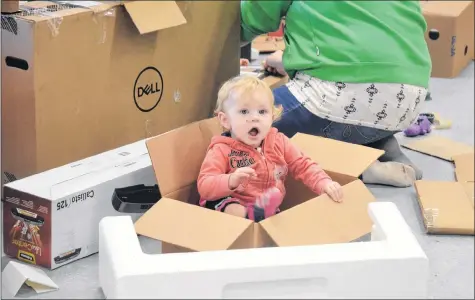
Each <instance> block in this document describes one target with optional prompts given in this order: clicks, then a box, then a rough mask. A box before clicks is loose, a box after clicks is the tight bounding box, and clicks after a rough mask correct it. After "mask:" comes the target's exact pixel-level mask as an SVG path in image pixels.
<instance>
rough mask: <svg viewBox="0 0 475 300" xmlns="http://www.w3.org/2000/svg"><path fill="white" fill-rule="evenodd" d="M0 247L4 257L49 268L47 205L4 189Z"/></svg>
mask: <svg viewBox="0 0 475 300" xmlns="http://www.w3.org/2000/svg"><path fill="white" fill-rule="evenodd" d="M3 245H4V252H5V254H6V255H8V256H11V257H16V258H17V259H18V260H21V261H24V262H27V263H31V264H38V265H41V266H44V267H47V268H49V267H50V265H51V255H50V253H51V202H49V201H47V200H45V199H42V198H39V197H35V196H32V195H28V194H24V193H21V192H18V191H14V190H11V189H9V188H7V187H5V203H4V206H3Z"/></svg>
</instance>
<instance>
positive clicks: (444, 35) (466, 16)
mask: <svg viewBox="0 0 475 300" xmlns="http://www.w3.org/2000/svg"><path fill="white" fill-rule="evenodd" d="M420 3H421V7H422V12H423V14H424V17H425V19H426V22H427V31H426V35H425V39H426V41H427V45H428V47H429V51H430V56H431V59H432V77H443V78H453V77H456V76H458V75H459V73H460V72H461V71H462V70H463V69H464V68H465V67H466V66H467V65H468V64H469V63H470V62H471V61H472V59H473V58H474V53H475V51H474V3H473V1H421V2H420Z"/></svg>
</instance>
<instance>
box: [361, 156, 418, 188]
mask: <svg viewBox="0 0 475 300" xmlns="http://www.w3.org/2000/svg"><path fill="white" fill-rule="evenodd" d="M362 180H363V182H364V183H370V184H383V185H391V186H395V187H409V186H411V185H413V184H414V181H416V172H415V171H414V169H413V168H412V167H411V166H409V165H405V164H402V163H399V162H395V161H388V162H380V161H375V162H374V163H373V164H371V165H370V166H369V168H368V169H366V171H364V172H363V174H362Z"/></svg>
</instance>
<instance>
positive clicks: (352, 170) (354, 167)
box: [291, 133, 384, 178]
mask: <svg viewBox="0 0 475 300" xmlns="http://www.w3.org/2000/svg"><path fill="white" fill-rule="evenodd" d="M291 141H292V142H293V143H294V144H295V145H297V147H299V148H300V150H302V151H303V152H304V153H305V154H306V155H308V156H309V157H310V158H311V159H313V160H314V161H316V162H318V163H319V164H320V166H321V167H322V168H323V169H324V170H325V171H326V172H328V173H332V174H335V173H338V174H342V175H346V176H350V177H353V178H357V177H358V176H360V175H361V174H362V173H363V172H364V171H365V170H366V169H367V168H368V167H369V165H371V164H372V163H373V162H374V161H375V160H377V159H378V158H379V157H380V156H381V155H383V154H384V151H382V150H378V149H373V148H369V147H365V146H360V145H356V144H350V143H345V142H341V141H337V140H333V139H329V138H324V137H317V136H310V135H307V134H303V133H297V134H296V135H294V136H293V137H292V138H291ZM339 153H351V154H350V155H339Z"/></svg>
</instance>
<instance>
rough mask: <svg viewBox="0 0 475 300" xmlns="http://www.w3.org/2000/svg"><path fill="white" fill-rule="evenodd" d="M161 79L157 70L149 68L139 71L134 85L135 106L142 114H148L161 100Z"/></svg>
mask: <svg viewBox="0 0 475 300" xmlns="http://www.w3.org/2000/svg"><path fill="white" fill-rule="evenodd" d="M162 95H163V77H162V74H161V73H160V71H158V69H157V68H155V67H152V66H149V67H146V68H145V69H143V70H142V71H140V73H139V75H138V76H137V79H135V84H134V102H135V106H136V107H137V108H138V109H139V110H140V111H142V112H150V111H152V110H153V109H154V108H155V107H157V105H158V103H159V102H160V100H161V99H162Z"/></svg>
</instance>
